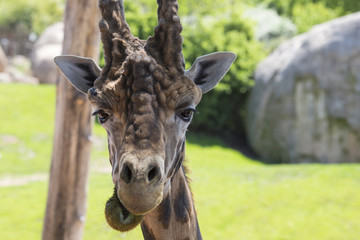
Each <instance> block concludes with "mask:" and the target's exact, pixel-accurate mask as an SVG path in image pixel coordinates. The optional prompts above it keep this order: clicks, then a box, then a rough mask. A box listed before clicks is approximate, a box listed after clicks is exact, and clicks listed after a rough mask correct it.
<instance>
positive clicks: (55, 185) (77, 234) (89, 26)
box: [42, 0, 99, 240]
mask: <svg viewBox="0 0 360 240" xmlns="http://www.w3.org/2000/svg"><path fill="white" fill-rule="evenodd" d="M64 19H65V20H64V21H65V35H64V43H63V54H72V55H79V56H84V57H91V58H94V59H96V60H97V59H98V55H99V32H98V20H99V11H98V7H97V1H96V0H67V3H66V10H65V16H64ZM91 128H92V121H91V106H90V104H89V102H88V100H87V97H86V95H85V94H82V93H80V92H78V91H77V90H75V89H74V88H73V87H72V86H71V85H70V84H69V82H68V81H67V80H66V79H65V77H63V76H62V75H61V74H59V77H58V82H57V102H56V120H55V133H54V146H53V153H52V163H51V169H50V182H49V189H48V200H47V206H46V213H45V219H44V226H43V233H42V238H43V239H44V240H55V239H56V240H58V239H66V240H75V239H82V236H83V228H84V223H85V215H86V197H87V180H88V167H89V159H90V147H91V142H90V137H91V132H92V130H91Z"/></svg>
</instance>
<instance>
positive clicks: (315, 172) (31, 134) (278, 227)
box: [0, 84, 360, 240]
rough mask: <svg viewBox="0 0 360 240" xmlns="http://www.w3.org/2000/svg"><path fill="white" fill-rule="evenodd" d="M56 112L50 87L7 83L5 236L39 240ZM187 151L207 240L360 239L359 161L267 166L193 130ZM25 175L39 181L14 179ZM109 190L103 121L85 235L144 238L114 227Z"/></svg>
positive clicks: (0, 177) (1, 232)
mask: <svg viewBox="0 0 360 240" xmlns="http://www.w3.org/2000/svg"><path fill="white" fill-rule="evenodd" d="M54 107H55V88H54V87H53V86H43V85H40V86H32V85H21V84H0V114H1V122H0V166H1V167H0V239H2V240H12V239H24V238H25V239H28V240H32V239H40V238H41V231H42V221H43V216H44V211H45V204H46V194H47V187H48V186H47V181H46V180H47V172H48V169H49V166H50V158H51V150H52V145H51V143H52V132H53V123H54ZM186 150H187V163H186V164H187V165H188V166H189V167H190V169H191V171H192V173H191V175H190V178H191V179H192V184H191V185H192V189H193V194H194V198H195V201H196V208H197V212H198V218H199V224H200V228H201V231H202V235H203V238H204V239H208V240H209V239H210V240H211V239H214V240H215V239H216V240H217V239H242V240H287V239H288V240H307V239H314V240H358V239H360V165H358V164H342V165H317V164H306V165H265V164H262V163H259V162H257V161H254V160H251V159H247V158H246V157H244V156H243V155H241V154H240V153H239V152H237V151H235V150H233V149H231V148H229V147H227V145H226V144H225V143H223V142H222V141H220V140H218V139H214V138H211V137H206V136H201V135H200V136H199V135H195V134H193V133H189V138H188V142H187V147H186ZM34 176H40V177H38V178H36V177H34ZM26 178H29V179H33V181H29V182H28V183H26V184H23V183H22V182H20V183H18V182H17V180H18V179H26ZM19 184H22V185H19ZM111 193H112V180H111V176H110V170H109V161H108V159H107V146H106V140H105V133H104V131H102V129H101V127H99V126H97V125H96V126H95V128H94V143H93V151H92V159H91V169H90V184H89V196H88V213H87V218H86V226H85V231H84V239H88V240H92V239H141V232H140V229H139V228H137V229H136V230H134V231H132V232H130V233H127V234H122V233H119V232H116V231H114V230H112V229H111V228H110V227H108V226H107V224H106V222H105V219H104V214H103V211H104V205H105V201H106V200H107V199H108V197H110V195H111Z"/></svg>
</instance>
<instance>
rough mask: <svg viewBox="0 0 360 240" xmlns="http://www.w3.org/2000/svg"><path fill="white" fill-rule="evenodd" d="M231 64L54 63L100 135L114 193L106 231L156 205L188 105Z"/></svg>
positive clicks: (212, 57)
mask: <svg viewBox="0 0 360 240" xmlns="http://www.w3.org/2000/svg"><path fill="white" fill-rule="evenodd" d="M235 58H236V56H235V55H234V54H233V53H229V52H222V53H214V54H209V55H205V56H202V57H199V58H198V59H196V61H195V63H194V64H193V66H192V67H191V68H190V69H189V70H187V71H184V70H183V71H179V70H178V69H176V68H172V67H166V66H164V65H163V64H162V61H161V60H159V59H155V58H154V57H152V56H151V55H148V53H147V52H146V51H145V50H144V49H140V50H137V51H133V52H132V53H130V54H129V55H128V56H127V57H126V58H125V59H123V60H122V61H121V64H118V63H119V62H116V61H113V62H115V63H114V64H111V65H109V66H108V67H106V69H105V68H104V69H103V70H102V71H101V69H100V68H99V67H98V66H97V65H96V64H95V63H94V61H93V60H91V59H88V58H81V57H76V56H59V57H57V58H56V59H55V62H56V64H57V65H58V67H59V68H60V70H61V71H62V72H63V73H64V74H65V76H66V77H67V78H68V79H69V81H70V82H71V83H72V84H73V85H74V86H75V87H76V88H77V89H78V90H79V91H81V92H84V93H86V94H87V96H88V98H89V100H90V102H91V104H92V106H93V108H94V115H97V117H98V118H99V121H100V123H101V125H102V126H103V127H104V128H105V130H106V132H107V137H108V145H109V157H110V163H111V165H112V178H113V182H114V185H115V191H114V194H113V196H112V197H111V198H110V199H109V200H108V202H107V204H106V208H105V215H106V218H107V221H108V223H109V224H110V225H111V226H112V227H113V228H115V229H117V230H120V231H128V230H130V229H132V228H134V227H135V226H137V225H138V224H139V223H140V222H141V220H142V217H143V216H144V214H146V213H148V212H149V211H151V210H152V209H154V208H156V207H157V206H158V205H159V204H160V202H161V201H162V200H163V196H164V195H165V194H166V192H167V191H168V187H169V181H170V179H171V178H172V176H173V175H174V174H175V172H176V171H177V170H178V169H179V167H180V166H181V164H182V162H181V161H182V159H183V158H184V156H183V154H184V152H185V151H184V148H185V132H186V129H187V127H188V125H189V124H190V122H191V119H192V115H193V113H194V112H195V111H196V110H195V107H196V105H197V104H198V103H199V101H200V99H201V96H202V94H203V93H205V92H207V91H209V90H210V89H212V88H213V87H215V85H216V84H217V83H218V82H219V81H220V79H221V78H222V77H223V76H224V74H225V73H226V72H227V71H228V69H229V68H230V65H231V63H232V62H233V61H234V60H235Z"/></svg>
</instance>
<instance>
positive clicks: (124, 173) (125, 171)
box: [120, 165, 132, 184]
mask: <svg viewBox="0 0 360 240" xmlns="http://www.w3.org/2000/svg"><path fill="white" fill-rule="evenodd" d="M120 178H121V179H122V180H123V181H124V182H125V183H126V184H128V183H130V182H131V178H132V172H131V169H130V167H129V166H128V165H125V166H124V167H123V168H122V170H121V174H120Z"/></svg>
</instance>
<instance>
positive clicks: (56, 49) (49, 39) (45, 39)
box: [31, 23, 64, 84]
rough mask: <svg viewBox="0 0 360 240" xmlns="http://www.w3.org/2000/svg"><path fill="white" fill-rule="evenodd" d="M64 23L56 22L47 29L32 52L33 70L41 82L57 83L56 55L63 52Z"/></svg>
mask: <svg viewBox="0 0 360 240" xmlns="http://www.w3.org/2000/svg"><path fill="white" fill-rule="evenodd" d="M63 38H64V24H63V23H55V24H53V25H51V26H49V27H48V28H46V29H45V31H44V32H43V34H42V35H41V36H40V38H39V39H38V40H37V41H36V43H35V46H34V48H33V50H32V53H31V70H32V72H33V75H34V76H35V77H36V78H38V79H39V81H40V83H52V84H53V83H56V79H57V69H56V65H55V63H54V57H55V56H58V55H60V54H61V52H62V42H63Z"/></svg>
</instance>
